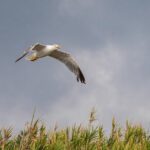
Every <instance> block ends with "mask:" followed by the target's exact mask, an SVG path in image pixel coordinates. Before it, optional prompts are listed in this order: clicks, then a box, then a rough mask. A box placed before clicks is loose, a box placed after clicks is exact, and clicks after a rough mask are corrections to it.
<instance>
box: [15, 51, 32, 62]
mask: <svg viewBox="0 0 150 150" xmlns="http://www.w3.org/2000/svg"><path fill="white" fill-rule="evenodd" d="M28 53H29V51H25V52H24V53H23V55H22V56H20V57H19V58H17V59H16V61H15V62H17V61H19V60H20V59H22V58H23V57H25V56H26V55H27V54H28Z"/></svg>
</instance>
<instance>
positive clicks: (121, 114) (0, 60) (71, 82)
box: [0, 0, 150, 132]
mask: <svg viewBox="0 0 150 150" xmlns="http://www.w3.org/2000/svg"><path fill="white" fill-rule="evenodd" d="M149 14H150V1H148V0H126V1H123V0H114V1H112V0H92V1H91V0H82V1H81V0H61V1H60V0H43V1H41V0H32V1H20V0H13V1H9V0H2V1H1V2H0V19H1V23H0V52H1V54H0V128H2V127H9V126H11V127H13V128H14V130H20V129H22V128H23V127H24V125H25V123H26V122H27V121H30V120H31V117H32V114H33V111H34V109H36V113H35V116H36V118H40V120H41V121H42V122H45V124H46V125H47V126H48V127H50V126H54V125H55V124H56V123H57V124H58V126H60V127H64V126H69V125H74V124H75V123H76V124H80V123H82V124H87V122H88V116H89V113H90V111H91V110H92V108H93V107H94V108H95V110H96V116H97V122H98V124H100V125H103V126H104V129H105V130H106V132H107V131H109V130H110V127H111V121H112V118H113V117H115V118H116V120H117V122H118V123H119V124H120V125H121V126H123V125H124V124H125V122H126V120H129V121H130V122H132V123H141V124H142V125H143V126H144V127H145V128H146V129H149V127H150V109H149V108H150V100H149V98H150V92H149V89H150V59H149V56H150V28H149V27H150V19H149ZM37 42H38V43H41V44H55V43H58V44H60V45H61V47H62V50H63V51H67V52H68V53H70V54H72V55H73V56H74V57H75V59H76V61H77V62H78V63H79V65H80V67H81V70H82V72H83V73H84V75H85V78H86V84H85V85H84V84H81V83H78V82H76V78H75V76H74V74H72V73H71V72H70V71H69V70H68V69H67V68H66V66H65V65H63V64H61V63H60V62H58V61H57V60H55V59H53V58H48V57H47V58H44V59H41V60H39V61H36V62H34V63H33V62H28V61H26V60H22V61H20V62H18V63H14V61H15V59H16V58H17V57H18V56H20V55H21V54H22V52H23V51H24V50H25V49H27V48H28V47H29V46H30V45H32V44H34V43H37Z"/></svg>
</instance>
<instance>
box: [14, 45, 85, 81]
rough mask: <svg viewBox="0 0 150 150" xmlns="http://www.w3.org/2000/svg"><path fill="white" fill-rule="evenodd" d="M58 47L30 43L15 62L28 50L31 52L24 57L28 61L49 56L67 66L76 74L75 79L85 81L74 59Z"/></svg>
mask: <svg viewBox="0 0 150 150" xmlns="http://www.w3.org/2000/svg"><path fill="white" fill-rule="evenodd" d="M60 48H61V47H60V45H58V44H53V45H43V44H39V43H36V44H34V45H32V46H31V47H30V48H29V49H27V50H26V51H25V52H24V54H23V55H22V56H21V57H19V58H18V59H17V60H16V61H15V62H17V61H19V60H20V59H22V58H23V57H25V56H26V55H27V54H29V52H32V53H31V54H30V55H28V56H27V57H26V59H27V60H29V61H36V60H38V59H39V58H42V57H45V56H50V57H53V58H55V59H57V60H59V61H61V62H62V63H64V64H65V65H66V66H67V67H68V68H69V70H70V71H72V72H73V73H74V74H75V75H76V77H77V81H79V80H80V82H81V83H85V78H84V75H83V73H82V71H81V69H80V67H79V66H78V64H77V63H76V61H75V60H74V59H73V58H72V56H71V55H70V54H68V53H66V52H62V51H60Z"/></svg>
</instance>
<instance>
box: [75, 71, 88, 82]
mask: <svg viewBox="0 0 150 150" xmlns="http://www.w3.org/2000/svg"><path fill="white" fill-rule="evenodd" d="M79 80H80V82H81V83H84V84H86V82H85V77H84V75H83V73H82V71H81V70H80V68H79V74H78V76H77V81H78V82H79Z"/></svg>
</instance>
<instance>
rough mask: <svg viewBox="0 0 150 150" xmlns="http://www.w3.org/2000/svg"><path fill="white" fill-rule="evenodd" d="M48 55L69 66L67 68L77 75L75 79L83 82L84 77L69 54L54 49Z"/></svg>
mask: <svg viewBox="0 0 150 150" xmlns="http://www.w3.org/2000/svg"><path fill="white" fill-rule="evenodd" d="M49 56H51V57H53V58H56V59H57V60H59V61H61V62H62V63H64V64H65V65H66V66H67V67H68V68H69V70H70V71H71V72H73V73H74V74H75V75H76V76H77V81H79V80H80V81H81V83H85V78H84V75H83V73H82V71H81V69H80V67H79V66H78V64H77V63H76V61H75V60H74V59H73V58H72V57H71V55H70V54H68V53H65V52H62V51H59V50H55V51H53V52H52V53H51V54H50V55H49Z"/></svg>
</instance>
